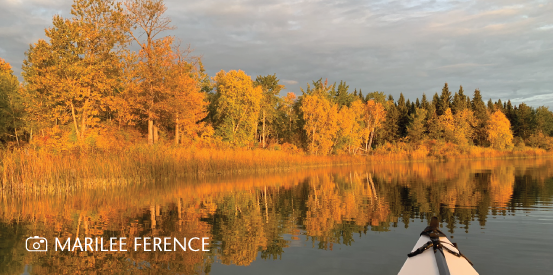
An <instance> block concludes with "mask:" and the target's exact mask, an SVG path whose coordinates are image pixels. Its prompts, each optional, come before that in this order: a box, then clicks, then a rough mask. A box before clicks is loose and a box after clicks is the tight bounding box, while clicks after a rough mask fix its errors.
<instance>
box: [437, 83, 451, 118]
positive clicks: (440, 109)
mask: <svg viewBox="0 0 553 275" xmlns="http://www.w3.org/2000/svg"><path fill="white" fill-rule="evenodd" d="M437 104H438V105H437V106H436V113H437V114H438V116H441V115H443V114H444V113H445V110H446V109H447V108H450V107H451V106H450V104H451V92H450V91H449V87H448V86H447V83H445V85H444V87H443V88H442V94H441V95H440V98H439V101H438V103H437Z"/></svg>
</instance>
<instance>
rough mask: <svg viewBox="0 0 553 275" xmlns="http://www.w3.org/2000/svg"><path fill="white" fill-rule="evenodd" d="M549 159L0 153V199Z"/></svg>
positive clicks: (517, 154) (403, 150)
mask: <svg viewBox="0 0 553 275" xmlns="http://www.w3.org/2000/svg"><path fill="white" fill-rule="evenodd" d="M549 155H553V154H552V152H550V151H546V150H543V149H539V148H531V147H516V148H514V149H510V150H503V151H499V150H494V149H491V148H482V147H476V146H470V147H460V146H457V145H454V144H450V143H436V142H432V141H430V142H427V143H426V144H419V145H417V146H414V145H411V144H407V143H397V144H394V145H385V146H381V147H379V148H377V149H376V150H373V151H372V152H371V153H370V155H355V156H351V155H334V156H313V155H306V154H305V153H303V152H301V151H295V152H290V151H286V150H274V149H273V150H266V149H253V150H246V149H210V148H195V147H191V148H184V147H175V146H169V145H156V146H143V145H140V146H131V147H128V148H123V149H120V150H114V151H96V152H84V151H73V152H62V153H59V152H58V153H53V152H48V151H45V150H34V149H31V148H29V147H25V148H16V149H13V150H11V151H1V152H0V180H1V189H2V193H3V194H12V195H14V194H36V193H63V192H72V191H76V190H82V189H108V188H116V187H122V186H127V185H144V184H151V183H154V184H155V182H159V181H163V180H166V179H171V178H194V179H197V178H202V177H207V176H210V175H223V176H225V175H235V174H248V173H263V172H275V171H283V172H285V171H291V170H302V169H307V168H314V167H321V166H343V165H357V164H366V163H387V162H405V161H447V160H453V159H510V158H535V157H544V156H549Z"/></svg>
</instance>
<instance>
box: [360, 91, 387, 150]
mask: <svg viewBox="0 0 553 275" xmlns="http://www.w3.org/2000/svg"><path fill="white" fill-rule="evenodd" d="M363 116H364V117H363V121H364V122H365V131H364V132H363V134H362V135H363V139H364V140H365V151H368V150H369V149H370V148H371V144H372V141H373V138H374V133H375V130H376V129H378V128H380V126H381V125H382V124H383V122H384V121H385V120H386V110H385V109H384V106H382V104H380V103H378V102H376V101H374V100H369V101H367V104H366V105H365V112H364V113H363Z"/></svg>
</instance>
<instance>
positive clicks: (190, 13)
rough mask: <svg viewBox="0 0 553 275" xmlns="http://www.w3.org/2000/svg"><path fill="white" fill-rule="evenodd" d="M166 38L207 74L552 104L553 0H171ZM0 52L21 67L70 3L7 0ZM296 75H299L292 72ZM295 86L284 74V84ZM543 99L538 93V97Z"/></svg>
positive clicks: (1, 12) (408, 94) (409, 94)
mask: <svg viewBox="0 0 553 275" xmlns="http://www.w3.org/2000/svg"><path fill="white" fill-rule="evenodd" d="M166 4H167V7H168V11H167V15H168V16H169V17H171V18H172V20H173V24H174V25H175V26H177V29H176V30H175V31H172V32H170V33H168V34H171V35H175V36H176V37H178V38H179V39H180V40H181V41H182V42H183V44H190V45H191V47H192V48H194V49H195V54H197V55H202V56H203V62H204V66H205V68H206V70H207V72H208V73H209V74H210V75H214V74H215V73H216V72H217V71H219V70H221V69H224V70H227V71H228V70H232V69H242V70H244V71H245V72H246V73H248V74H250V75H252V76H254V77H255V76H257V75H268V74H273V73H276V75H277V77H278V78H279V79H282V81H283V83H284V84H286V87H287V88H286V91H284V92H283V94H284V93H286V92H296V93H299V91H300V87H305V86H306V84H307V83H311V81H312V80H317V79H319V78H328V80H329V81H331V82H334V81H337V82H339V81H340V80H344V81H346V82H347V83H348V85H349V86H350V88H351V89H352V90H353V89H354V88H357V89H362V90H363V92H364V93H367V92H371V91H383V92H385V93H390V94H392V95H393V96H394V97H395V98H397V97H398V96H399V93H403V94H404V95H405V96H406V97H408V98H411V99H414V98H415V97H420V96H421V95H422V93H423V92H424V93H426V94H427V95H431V94H434V93H435V92H438V91H440V90H441V87H442V86H443V84H444V83H445V82H448V83H449V84H450V87H452V89H453V87H458V86H459V85H463V87H464V90H465V91H466V92H467V93H472V91H474V89H476V88H479V89H480V90H481V91H482V94H483V96H484V98H486V99H487V98H493V99H494V100H495V99H498V98H501V99H502V100H506V99H509V98H511V99H516V100H517V101H528V102H527V103H528V104H531V105H535V106H538V105H547V106H553V99H551V98H549V97H539V96H540V95H547V94H552V93H553V85H552V84H553V69H552V68H551V64H552V61H553V35H552V34H553V28H551V26H553V19H552V18H551V16H550V15H551V14H553V3H551V2H548V1H518V0H483V1H475V0H458V1H445V0H430V1H425V0H406V1H360V0H341V1H330V0H302V1H292V0H275V1H256V0H225V1H222V0H203V1H178V0H170V1H169V0H166ZM0 5H2V7H3V9H2V10H0V40H1V41H2V45H1V47H2V48H3V49H4V50H5V53H1V55H2V57H3V58H5V59H7V60H8V62H10V63H12V64H13V65H14V67H15V68H17V70H15V71H16V72H20V71H21V70H20V69H19V68H20V67H21V63H22V60H23V58H24V54H23V53H24V51H25V50H26V49H27V48H28V44H29V43H34V42H36V41H37V40H38V39H39V38H43V37H44V32H43V29H44V28H46V27H48V26H50V25H51V16H52V15H53V14H56V13H61V14H62V15H64V16H67V15H68V12H69V9H70V6H71V1H67V0H63V1H61V0H60V1H36V0H35V1H21V3H19V2H18V1H5V0H4V1H2V0H0ZM292 79H293V80H292ZM285 80H286V81H290V82H284V81H285ZM536 98H539V99H536Z"/></svg>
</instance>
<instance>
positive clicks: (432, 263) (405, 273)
mask: <svg viewBox="0 0 553 275" xmlns="http://www.w3.org/2000/svg"><path fill="white" fill-rule="evenodd" d="M432 222H435V223H437V219H435V220H434V218H433V219H432ZM432 222H431V226H429V227H427V228H426V229H425V231H423V233H421V236H420V238H419V240H418V241H417V243H416V244H415V247H414V248H413V250H412V251H411V253H409V257H408V258H407V261H405V264H403V267H402V268H401V270H400V271H399V273H398V275H416V274H418V275H423V274H424V275H448V274H451V275H472V274H478V272H476V270H475V269H474V268H473V267H472V264H471V263H470V262H469V260H468V259H467V258H465V256H464V255H462V254H461V253H460V252H459V250H458V249H457V247H455V246H454V245H453V243H451V241H450V240H448V239H447V237H446V236H445V235H444V234H443V233H442V232H441V231H439V230H438V229H437V228H438V227H437V226H434V227H433V226H432V225H433V224H432ZM434 225H435V224H434ZM438 232H439V233H438ZM431 237H432V238H431ZM438 240H439V241H438ZM448 250H449V251H448ZM444 258H445V261H444Z"/></svg>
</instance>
